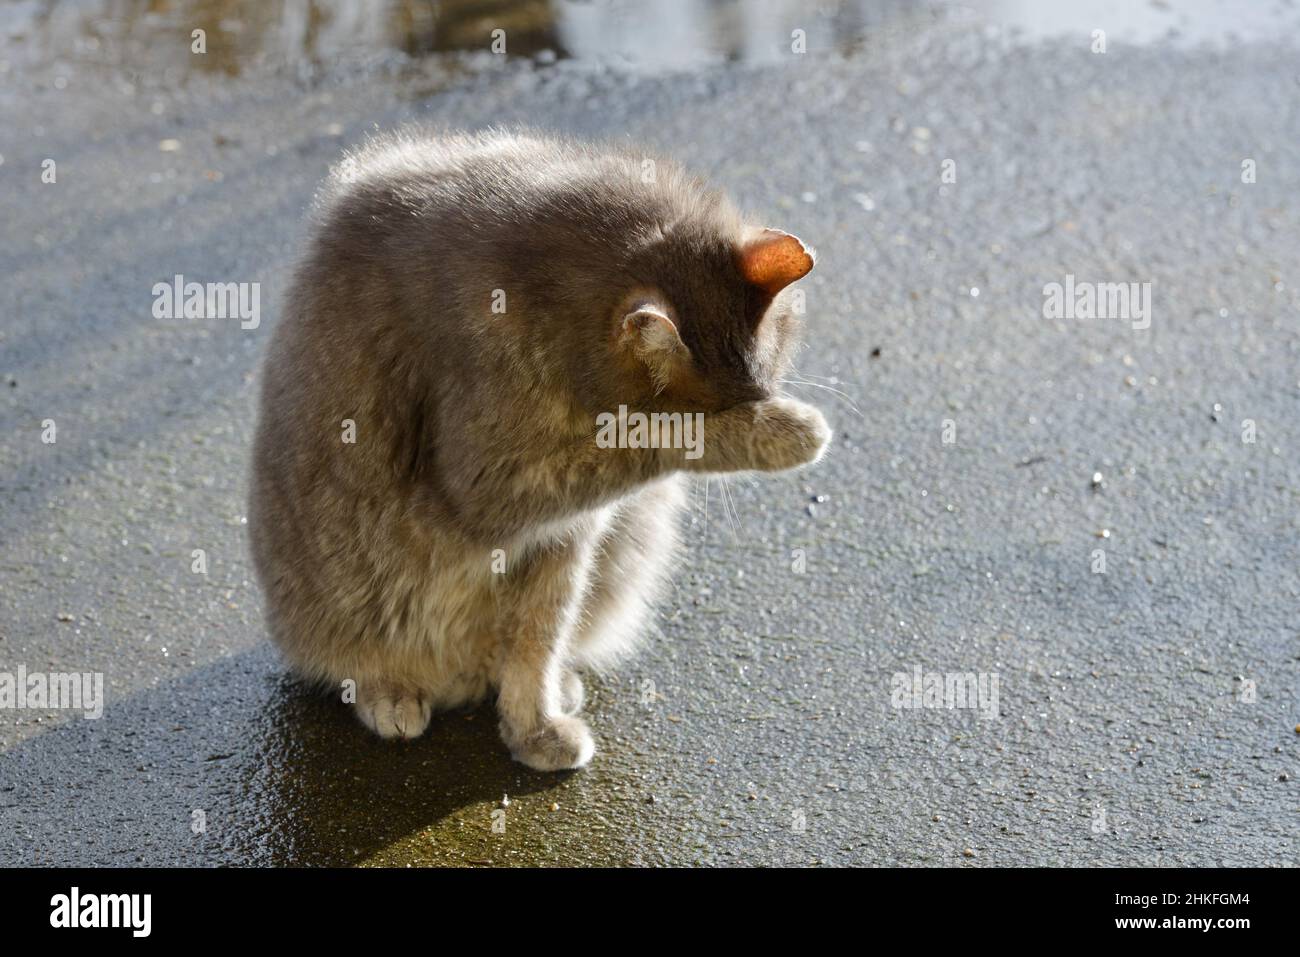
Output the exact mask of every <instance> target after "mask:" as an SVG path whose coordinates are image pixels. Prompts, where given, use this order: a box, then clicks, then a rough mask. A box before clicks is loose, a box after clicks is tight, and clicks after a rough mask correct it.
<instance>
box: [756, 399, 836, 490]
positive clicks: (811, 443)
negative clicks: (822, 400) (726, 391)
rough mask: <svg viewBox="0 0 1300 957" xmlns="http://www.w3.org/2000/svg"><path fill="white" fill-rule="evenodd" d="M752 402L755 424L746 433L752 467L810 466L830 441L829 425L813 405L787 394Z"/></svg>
mask: <svg viewBox="0 0 1300 957" xmlns="http://www.w3.org/2000/svg"><path fill="white" fill-rule="evenodd" d="M755 405H756V408H755V416H754V426H753V430H752V431H751V432H750V433H749V456H750V462H751V466H752V467H753V468H756V469H759V470H761V471H764V472H782V471H784V470H786V469H793V468H798V467H799V466H800V465H810V464H812V463H813V462H816V461H817V460H818V459H819V458H821V457H822V454H823V453H824V452H825V451H826V447H827V446H828V445H829V444H830V441H831V427H830V426H829V425H827V424H826V418H825V416H823V415H822V414H821V412H820V411H818V410H817V409H816V408H815V407H813V406H811V405H809V404H808V403H807V402H800V401H799V400H798V399H791V398H788V397H786V396H777V397H775V398H772V399H766V400H764V401H762V402H758V403H755Z"/></svg>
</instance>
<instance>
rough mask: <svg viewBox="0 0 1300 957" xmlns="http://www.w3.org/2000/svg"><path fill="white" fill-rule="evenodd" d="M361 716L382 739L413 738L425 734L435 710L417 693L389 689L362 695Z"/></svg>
mask: <svg viewBox="0 0 1300 957" xmlns="http://www.w3.org/2000/svg"><path fill="white" fill-rule="evenodd" d="M356 709H357V717H359V718H360V719H361V723H362V724H364V725H365V726H366V727H367V728H369V729H370V730H371V731H373V732H375V734H377V735H379V736H380V737H381V738H386V739H391V738H400V739H401V740H403V741H409V740H411V739H412V738H418V737H419V736H420V735H422V734H424V731H425V729H426V728H428V727H429V718H430V716H431V715H432V713H433V706H432V703H431V702H430V701H428V700H426V699H423V698H420V697H419V696H417V695H412V694H406V693H404V692H399V691H392V690H388V689H384V690H380V691H377V692H374V693H371V694H366V693H364V692H361V693H359V694H358V697H357V703H356Z"/></svg>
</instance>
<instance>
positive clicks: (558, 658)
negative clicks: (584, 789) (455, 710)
mask: <svg viewBox="0 0 1300 957" xmlns="http://www.w3.org/2000/svg"><path fill="white" fill-rule="evenodd" d="M592 561H593V545H592V541H591V538H590V536H589V535H587V534H583V533H581V532H574V533H573V535H572V536H570V537H569V538H568V539H567V540H566V541H564V542H563V543H558V544H552V545H550V546H545V547H538V548H536V549H534V550H533V551H532V552H531V553H530V554H529V555H527V556H526V557H525V558H524V559H523V560H522V562H521V565H520V567H518V568H516V569H513V570H512V572H511V581H510V582H509V583H508V585H507V586H506V587H507V588H508V591H507V592H506V593H505V594H503V595H502V599H503V608H502V614H501V617H500V626H501V639H502V643H503V647H502V660H501V663H500V672H499V677H498V694H497V711H498V713H499V714H500V716H501V738H502V740H503V741H505V743H506V746H507V747H508V748H509V749H510V753H511V754H512V755H513V756H514V758H515V760H517V761H520V762H522V763H523V764H526V765H528V766H529V767H530V768H534V769H536V770H538V771H560V770H564V769H566V768H578V767H581V766H582V765H584V764H586V763H587V762H588V761H590V760H591V756H592V755H593V754H594V753H595V751H596V745H595V742H594V741H593V740H592V737H591V731H590V730H588V728H587V725H586V724H585V723H584V722H583V721H582V719H581V718H577V717H574V716H573V715H572V714H566V713H565V705H566V704H569V705H570V706H572V704H573V702H572V700H571V696H572V694H573V692H574V690H575V689H574V688H573V686H572V684H571V683H570V684H569V687H568V692H569V696H570V700H569V701H567V702H566V700H565V698H566V694H565V690H566V689H565V684H566V678H565V661H566V658H567V656H568V645H569V642H570V639H571V637H572V634H573V629H574V626H575V624H576V623H577V619H578V614H579V609H580V607H581V603H582V599H583V595H584V594H585V592H586V589H587V586H588V580H589V577H590V569H591V564H592ZM579 687H580V685H579Z"/></svg>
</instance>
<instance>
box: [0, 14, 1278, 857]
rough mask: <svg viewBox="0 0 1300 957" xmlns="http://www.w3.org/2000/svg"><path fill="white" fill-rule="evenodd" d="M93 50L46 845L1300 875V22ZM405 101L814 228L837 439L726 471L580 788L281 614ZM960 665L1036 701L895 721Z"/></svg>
mask: <svg viewBox="0 0 1300 957" xmlns="http://www.w3.org/2000/svg"><path fill="white" fill-rule="evenodd" d="M56 69H57V62H55V63H52V64H46V65H44V66H40V67H35V66H34V67H33V68H32V69H31V70H29V71H27V72H24V73H23V74H22V75H21V76H15V75H14V74H13V73H12V72H10V73H9V74H8V75H7V77H6V83H5V85H4V88H3V90H0V115H3V117H4V119H3V122H0V127H3V129H4V130H5V132H4V134H3V145H0V153H2V154H3V162H2V163H0V188H2V191H3V194H4V200H3V202H4V227H3V230H0V357H2V358H0V376H3V378H2V379H0V671H13V670H15V669H16V668H17V667H18V665H20V664H21V665H23V666H25V667H26V668H27V669H28V670H29V671H42V670H43V671H50V672H55V671H75V672H102V673H103V675H104V681H105V693H106V699H107V704H106V708H105V712H104V716H103V717H102V719H100V720H85V719H83V718H81V717H80V716H78V715H76V714H69V713H68V712H66V711H46V710H40V709H36V710H33V709H28V710H23V711H14V710H9V711H3V712H0V864H6V865H25V864H38V863H39V864H86V865H101V864H102V865H131V864H186V865H195V864H212V863H225V864H248V865H282V864H295V865H315V864H364V865H398V866H401V865H408V864H410V865H421V864H469V865H485V866H486V865H498V866H499V865H515V864H558V865H565V864H567V865H575V864H576V865H580V864H618V865H659V864H678V865H683V864H697V863H698V864H709V865H741V864H744V865H753V864H777V865H823V866H833V865H845V864H855V865H887V864H902V865H915V866H964V867H978V866H1004V865H1026V864H1029V865H1104V866H1118V865H1139V864H1164V865H1196V866H1200V865H1216V864H1227V865H1270V866H1272V865H1280V866H1295V865H1296V864H1297V863H1298V862H1300V851H1298V850H1297V840H1296V835H1297V830H1298V828H1297V825H1298V823H1300V792H1298V791H1297V788H1298V787H1300V781H1297V776H1300V760H1298V759H1297V758H1298V754H1300V617H1298V616H1297V607H1298V604H1300V528H1298V521H1297V517H1298V516H1300V315H1298V309H1297V307H1298V305H1300V268H1298V267H1300V255H1298V251H1300V202H1298V197H1300V154H1298V153H1297V151H1296V148H1295V147H1296V144H1297V143H1298V142H1300V56H1298V55H1297V52H1296V50H1295V48H1294V47H1291V46H1287V45H1284V44H1283V43H1280V42H1279V43H1274V42H1271V41H1267V40H1248V41H1247V40H1242V41H1233V40H1230V39H1229V40H1226V41H1225V42H1223V43H1220V44H1216V45H1213V46H1204V47H1199V46H1198V47H1187V46H1180V45H1177V44H1172V43H1165V42H1154V43H1149V44H1144V45H1140V46H1139V45H1126V44H1125V43H1124V42H1123V38H1122V37H1116V36H1111V37H1110V38H1109V44H1108V49H1107V51H1106V52H1105V53H1104V54H1098V53H1094V52H1092V50H1091V49H1090V48H1089V40H1088V37H1087V36H1086V35H1084V36H1074V37H1063V38H1056V39H1039V38H1036V39H1032V40H1030V39H1022V40H1017V39H1015V38H1012V37H1008V36H1007V35H1005V34H1003V33H1000V32H998V31H995V30H986V29H983V28H971V27H970V25H968V24H961V23H945V22H930V21H927V22H926V23H924V24H920V25H916V26H915V28H913V26H912V25H910V24H904V25H902V27H900V29H898V30H897V31H894V32H892V33H891V34H889V35H888V36H884V37H878V38H876V42H872V43H868V44H866V45H865V46H864V47H863V48H862V49H860V50H858V51H857V52H855V53H853V54H851V55H841V54H838V53H837V54H823V53H820V52H818V51H817V50H811V51H810V52H808V53H806V54H804V55H802V56H798V55H794V54H792V55H791V56H790V57H789V61H788V62H786V63H782V64H775V65H773V64H764V65H756V66H755V65H745V64H738V65H730V66H721V67H717V68H711V69H706V70H702V71H696V72H691V73H687V74H670V75H659V76H655V75H644V74H638V73H626V72H619V71H612V70H604V69H593V68H591V67H589V66H587V65H585V64H583V63H581V62H567V61H561V62H559V63H554V64H551V63H536V64H535V63H530V62H527V61H520V60H506V59H499V58H493V57H491V56H490V55H487V54H484V55H481V56H466V57H448V58H443V59H433V60H424V61H405V60H402V61H400V62H388V61H382V62H373V63H369V64H364V65H351V66H347V67H344V66H342V65H340V66H339V67H338V68H337V69H335V70H333V71H329V72H326V73H324V74H322V73H321V72H319V71H317V72H312V71H306V72H303V73H294V72H292V71H279V72H273V73H270V74H267V75H263V76H258V77H250V76H244V77H241V76H235V77H198V78H189V79H188V80H187V81H185V82H180V81H178V79H177V78H176V77H175V76H174V75H172V74H170V73H168V72H167V71H165V70H157V71H150V70H147V69H132V70H119V71H117V72H114V71H112V70H108V71H106V72H103V73H96V74H94V75H93V76H88V77H87V76H78V75H76V74H74V75H73V77H72V80H71V82H66V81H65V82H64V83H63V84H62V85H60V84H57V83H56V82H55V81H54V80H55V75H56ZM410 120H422V121H427V122H430V123H434V124H440V125H444V126H449V127H455V128H471V129H473V128H481V127H484V126H488V125H495V124H511V123H528V124H532V125H535V126H538V127H541V128H544V129H548V130H562V131H567V132H571V133H575V134H579V135H583V136H594V137H601V136H608V137H618V138H628V139H630V140H631V141H633V142H643V143H646V144H648V145H650V146H652V147H655V148H657V149H662V150H665V151H668V152H671V153H672V154H674V155H675V156H677V157H678V158H680V159H681V160H682V161H684V162H685V163H687V164H688V165H690V166H692V167H694V168H695V169H697V170H698V171H700V172H701V173H703V174H705V175H707V176H708V177H710V178H712V179H713V180H715V181H716V182H718V183H719V184H721V185H723V186H725V187H726V188H727V189H728V190H730V191H731V193H732V194H733V195H734V197H735V198H736V199H737V200H738V201H739V202H740V203H741V204H742V206H744V207H745V208H747V209H749V210H751V211H753V212H754V213H755V214H756V215H757V216H759V217H761V218H763V219H765V220H766V221H768V222H770V223H771V224H772V225H775V226H779V227H780V228H783V229H787V230H789V231H792V232H795V233H797V234H798V235H800V236H802V237H804V238H805V239H806V240H808V241H809V242H811V243H813V244H814V245H815V246H816V248H817V250H818V253H819V259H818V266H817V268H816V270H815V271H814V272H813V274H812V275H811V276H810V277H809V278H808V279H807V280H806V281H805V288H806V290H807V336H806V346H805V348H804V350H803V351H802V352H801V353H800V355H799V358H798V361H797V366H798V372H799V375H800V376H801V377H802V378H804V379H806V380H807V381H810V382H817V383H819V384H821V385H825V386H829V387H830V389H829V390H828V389H824V388H813V387H805V386H792V387H791V388H792V391H793V392H795V393H796V394H799V395H801V396H802V397H804V398H806V399H808V400H809V401H814V402H816V403H817V404H818V405H819V406H820V407H821V408H823V409H824V410H825V411H826V414H827V416H828V418H829V419H830V420H831V422H832V425H833V426H834V428H835V433H836V436H835V440H834V444H833V447H832V449H831V451H830V453H829V455H828V457H827V458H826V459H825V460H824V461H823V462H822V463H820V464H819V465H817V466H816V467H815V468H813V469H812V470H809V471H807V472H803V473H800V474H796V475H793V476H784V477H777V478H770V479H764V480H762V481H759V480H756V479H750V478H738V479H733V480H731V481H730V482H729V483H728V487H727V489H725V490H724V489H722V488H721V487H720V484H719V483H717V482H714V483H713V484H712V485H711V487H709V488H708V489H707V492H706V488H705V487H704V486H703V485H701V486H700V487H699V488H698V489H697V491H696V496H695V502H694V507H693V511H692V515H691V518H690V521H689V524H688V526H687V528H686V540H687V549H686V555H685V559H684V562H683V565H682V570H681V572H680V574H679V575H678V576H677V578H676V581H675V588H674V592H673V595H672V597H671V599H670V600H669V601H668V602H667V603H666V604H665V605H664V606H663V607H662V609H661V610H660V615H659V618H658V620H657V622H656V623H655V624H654V625H653V634H652V636H651V638H650V640H648V641H647V642H646V645H645V647H644V650H643V652H642V654H641V655H640V656H639V657H638V658H636V659H635V660H633V661H631V662H628V663H627V664H625V665H624V666H623V667H622V668H621V669H619V670H618V671H617V672H616V673H615V674H612V675H609V676H606V677H603V678H598V679H593V680H591V681H590V682H589V692H590V696H591V701H590V703H589V706H588V717H589V719H590V722H591V725H592V728H593V731H594V733H595V735H596V738H597V742H598V749H599V750H598V753H597V756H596V758H595V760H594V762H593V763H592V765H591V766H590V767H589V768H587V769H585V770H583V771H580V772H577V773H572V774H564V775H544V774H537V773H533V772H530V771H529V770H527V769H525V768H523V767H522V766H520V765H518V764H515V763H512V762H511V760H510V759H509V757H508V755H507V754H506V753H505V751H504V749H503V747H502V746H501V744H500V742H499V740H498V738H497V732H496V721H495V718H494V716H493V714H492V712H491V709H490V708H489V707H485V708H483V709H480V710H478V711H474V712H472V713H468V714H448V715H442V716H439V717H436V718H435V720H434V722H433V724H432V727H431V729H430V731H429V732H428V734H426V735H425V736H424V737H423V738H421V739H420V740H418V741H415V742H413V743H410V744H407V745H399V744H390V743H384V742H380V741H379V740H377V739H375V738H373V737H371V736H370V734H369V733H368V732H366V731H365V730H364V729H363V728H362V727H361V725H360V724H359V723H358V722H357V721H356V720H355V718H354V717H353V716H352V715H351V714H350V713H349V712H348V709H347V708H346V707H344V706H343V705H341V704H337V703H335V702H332V701H327V700H321V699H318V698H316V697H314V696H313V695H311V694H308V693H307V692H306V691H304V690H303V689H301V688H300V687H298V686H297V685H296V684H295V683H294V682H293V680H292V679H290V678H289V677H288V676H287V675H286V674H285V670H284V668H283V666H282V664H281V663H280V661H279V660H278V658H277V656H276V654H275V652H274V651H273V649H272V648H271V647H270V645H269V644H268V642H267V639H266V636H265V632H264V629H263V626H262V622H261V611H260V607H261V605H260V602H261V599H260V596H259V593H258V590H257V587H256V584H255V583H254V581H253V575H252V571H251V567H250V561H249V556H248V547H247V526H246V518H245V515H246V513H245V493H246V473H247V464H248V457H249V447H250V442H251V437H252V430H253V424H254V411H255V396H256V394H257V385H258V381H257V377H258V361H259V358H260V356H261V354H262V352H263V349H264V347H265V345H266V342H267V341H268V339H269V337H270V336H271V335H273V334H274V329H275V324H276V319H277V316H278V300H277V297H278V296H279V295H280V294H281V293H282V292H283V291H284V288H285V285H286V283H287V278H288V276H289V273H290V269H291V266H292V262H293V257H294V255H295V250H296V249H297V248H298V246H299V244H300V242H301V240H302V237H303V235H304V230H305V212H306V209H307V207H308V204H309V202H310V200H311V197H312V194H313V191H314V189H315V187H316V184H317V183H318V182H319V180H320V179H321V177H322V176H323V174H324V173H325V171H326V169H327V167H328V165H329V164H330V163H331V162H334V161H336V160H337V158H338V156H339V154H340V151H341V150H342V149H343V148H344V147H345V146H346V145H348V144H351V143H355V142H358V141H360V140H361V139H362V138H363V137H364V136H365V135H366V133H367V131H369V130H372V129H374V128H379V129H388V128H391V127H393V126H395V125H397V124H399V123H402V122H406V121H410ZM168 141H175V142H174V143H173V142H168ZM47 158H52V159H54V160H55V161H56V163H57V181H56V182H55V183H43V182H42V181H41V169H42V162H43V161H44V160H45V159H47ZM945 160H952V161H953V165H952V166H945V163H944V161H945ZM1246 160H1253V161H1254V168H1255V180H1254V182H1243V178H1242V176H1243V162H1244V161H1246ZM945 170H949V171H950V172H955V181H950V182H944V180H943V175H944V172H945ZM949 179H951V175H950V176H949ZM178 273H180V274H183V275H184V276H185V277H186V278H187V279H192V280H197V281H239V282H245V281H248V282H253V281H255V282H260V283H261V297H262V298H261V302H262V316H261V322H260V325H259V326H258V328H256V329H247V330H245V329H241V328H240V325H239V323H238V322H237V321H232V320H225V321H222V320H190V321H185V320H161V319H155V318H154V317H153V315H152V314H151V306H152V302H153V296H152V292H151V290H152V287H153V285H154V284H155V283H157V282H160V281H169V280H170V279H171V277H173V276H174V275H175V274H178ZM1067 275H1073V276H1074V277H1075V278H1076V280H1078V281H1093V282H1138V283H1144V282H1149V283H1151V287H1150V288H1151V298H1150V303H1151V313H1150V326H1149V328H1146V329H1135V328H1134V322H1132V321H1130V320H1129V319H1126V318H1122V317H1118V318H1100V319H1082V318H1075V319H1052V318H1046V317H1045V316H1044V299H1045V297H1044V286H1045V285H1046V284H1049V283H1052V282H1062V283H1063V282H1064V281H1065V277H1066V276H1067ZM832 390H833V391H832ZM47 419H53V420H54V421H55V423H56V426H57V439H56V441H55V442H54V443H53V444H47V443H45V442H42V440H41V435H42V430H43V425H42V423H43V422H44V421H45V420H47ZM1246 420H1249V422H1248V423H1247V422H1246ZM1251 438H1253V439H1254V441H1249V439H1251ZM1097 473H1099V476H1098V475H1097ZM1095 478H1097V479H1098V480H1097V481H1094V479H1095ZM724 494H725V498H724ZM200 548H201V549H204V550H205V552H206V554H207V557H208V571H207V573H206V574H196V573H194V572H192V571H191V565H192V558H191V553H192V550H193V549H200ZM1099 551H1100V552H1104V560H1105V571H1104V572H1100V571H1098V552H1099ZM915 667H919V668H921V669H922V670H923V671H924V672H927V673H956V672H972V673H977V674H984V675H986V676H996V677H997V679H998V687H999V707H998V715H997V716H995V717H981V716H980V714H979V712H978V711H976V710H971V709H965V710H962V709H951V710H950V709H946V708H922V709H912V708H897V707H894V706H893V704H892V703H891V686H892V676H893V675H894V674H895V673H896V672H906V673H911V672H912V670H913V669H914V668H915ZM196 812H201V813H198V814H196Z"/></svg>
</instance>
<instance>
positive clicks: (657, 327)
mask: <svg viewBox="0 0 1300 957" xmlns="http://www.w3.org/2000/svg"><path fill="white" fill-rule="evenodd" d="M623 339H624V340H625V341H628V342H630V343H631V344H632V345H633V347H634V348H635V349H636V351H637V353H638V354H640V355H643V356H647V355H658V356H666V355H670V354H671V353H674V352H676V351H677V350H678V349H682V350H685V349H686V346H685V345H683V344H682V337H681V335H680V334H679V333H678V332H677V326H676V325H675V324H674V323H673V321H672V320H671V319H670V318H668V312H667V310H666V309H664V308H663V307H662V306H659V305H658V304H656V303H652V302H643V303H637V304H636V306H635V307H634V308H633V310H632V311H631V312H629V313H627V315H625V316H624V317H623Z"/></svg>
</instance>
